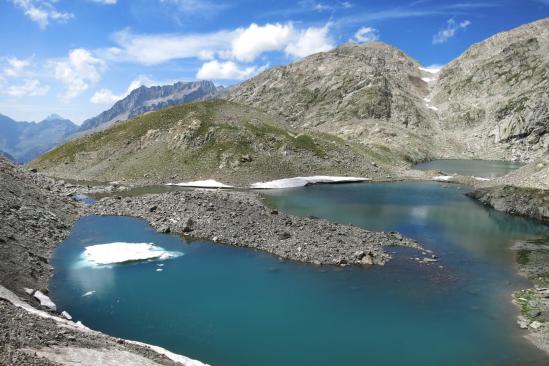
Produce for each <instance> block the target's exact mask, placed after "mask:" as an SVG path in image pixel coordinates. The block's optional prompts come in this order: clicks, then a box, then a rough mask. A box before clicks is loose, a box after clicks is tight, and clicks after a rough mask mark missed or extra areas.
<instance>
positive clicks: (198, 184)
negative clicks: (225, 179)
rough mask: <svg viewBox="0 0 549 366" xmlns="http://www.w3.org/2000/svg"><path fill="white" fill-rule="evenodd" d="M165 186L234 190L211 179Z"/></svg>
mask: <svg viewBox="0 0 549 366" xmlns="http://www.w3.org/2000/svg"><path fill="white" fill-rule="evenodd" d="M166 185H167V186H179V187H194V188H234V187H233V186H230V185H228V184H225V183H221V182H218V181H216V180H213V179H206V180H195V181H192V182H183V183H167V184H166Z"/></svg>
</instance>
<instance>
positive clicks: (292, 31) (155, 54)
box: [0, 0, 549, 123]
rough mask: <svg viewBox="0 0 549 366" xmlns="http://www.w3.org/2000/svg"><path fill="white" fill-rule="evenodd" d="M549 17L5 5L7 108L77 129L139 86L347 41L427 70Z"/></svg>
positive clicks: (407, 7) (462, 8)
mask: <svg viewBox="0 0 549 366" xmlns="http://www.w3.org/2000/svg"><path fill="white" fill-rule="evenodd" d="M548 16H549V0H480V1H467V0H458V1H446V0H385V1H379V0H378V1H374V0H365V1H357V0H349V1H332V0H322V1H320V0H319V1H316V0H303V1H285V0H276V1H271V0H263V1H257V0H235V1H229V0H0V34H1V37H0V113H1V114H4V115H7V116H9V117H11V118H14V119H16V120H20V121H39V120H42V119H44V118H45V117H46V116H47V115H50V114H52V113H57V114H60V115H62V116H63V117H66V118H69V119H71V120H73V121H74V122H76V123H81V122H82V121H84V120H85V119H87V118H90V117H93V116H94V115H96V114H98V113H100V112H101V111H103V110H105V109H108V108H110V106H112V104H113V103H114V102H115V101H116V100H119V99H120V98H123V97H124V96H126V95H127V94H128V93H129V92H130V91H131V90H132V89H134V88H136V87H139V86H140V85H147V86H150V85H162V84H171V83H173V82H176V81H192V80H201V79H206V80H213V81H214V82H215V83H216V84H217V85H232V84H236V83H238V82H241V81H242V80H245V79H247V78H250V77H252V76H254V75H256V74H257V73H259V72H261V71H262V70H265V69H267V68H270V67H273V66H278V65H284V64H288V63H291V62H295V61H297V60H299V59H301V58H303V57H306V56H307V55H310V54H312V53H316V52H322V51H327V50H330V49H332V48H334V47H337V46H338V45H341V44H343V43H346V42H356V43H363V42H370V41H374V40H379V41H383V42H385V43H388V44H391V45H393V46H395V47H398V48H400V49H402V50H403V51H404V52H406V53H407V54H408V55H410V56H411V57H413V58H414V59H416V60H418V61H419V62H420V63H421V64H423V65H424V66H432V65H444V64H446V63H448V62H450V61H451V60H452V59H454V58H456V57H458V56H459V55H460V54H461V53H462V52H464V51H465V50H466V49H467V48H468V47H469V46H471V45H472V44H473V43H476V42H480V41H482V40H484V39H486V38H487V37H490V36H492V35H493V34H495V33H497V32H501V31H505V30H509V29H512V28H514V27H517V26H520V25H522V24H525V23H528V22H531V21H535V20H538V19H542V18H545V17H548Z"/></svg>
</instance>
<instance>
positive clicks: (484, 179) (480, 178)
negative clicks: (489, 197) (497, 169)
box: [473, 177, 490, 182]
mask: <svg viewBox="0 0 549 366" xmlns="http://www.w3.org/2000/svg"><path fill="white" fill-rule="evenodd" d="M473 179H475V180H478V181H481V182H488V181H489V180H490V179H489V178H483V177H473Z"/></svg>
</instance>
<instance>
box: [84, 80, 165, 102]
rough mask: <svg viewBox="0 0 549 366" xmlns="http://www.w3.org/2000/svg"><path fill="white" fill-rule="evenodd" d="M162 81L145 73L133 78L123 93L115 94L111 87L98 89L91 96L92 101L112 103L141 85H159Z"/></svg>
mask: <svg viewBox="0 0 549 366" xmlns="http://www.w3.org/2000/svg"><path fill="white" fill-rule="evenodd" d="M159 84H161V83H159V82H156V81H154V80H153V79H151V78H149V77H148V76H145V75H139V76H138V77H137V78H136V79H134V80H132V82H131V83H130V85H128V88H127V89H126V91H125V92H124V93H122V94H115V93H114V92H113V91H112V90H110V89H101V90H98V91H96V92H95V93H94V94H93V96H92V97H91V98H90V102H92V103H93V104H112V103H115V102H117V101H119V100H120V99H123V98H125V97H127V96H128V95H129V94H130V93H131V92H132V91H133V90H135V89H137V88H139V87H140V86H143V85H145V86H151V85H159Z"/></svg>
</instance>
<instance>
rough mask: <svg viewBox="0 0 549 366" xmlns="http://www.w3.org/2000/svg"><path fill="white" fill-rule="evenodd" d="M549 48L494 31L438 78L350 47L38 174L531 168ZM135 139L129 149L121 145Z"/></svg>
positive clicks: (542, 119) (72, 153)
mask: <svg viewBox="0 0 549 366" xmlns="http://www.w3.org/2000/svg"><path fill="white" fill-rule="evenodd" d="M548 51H549V19H543V20H540V21H537V22H534V23H531V24H527V25H524V26H522V27H519V28H516V29H514V30H511V31H508V32H503V33H499V34H496V35H494V36H493V37H491V38H489V39H487V40H485V41H483V42H481V43H479V44H476V45H473V46H472V47H470V48H469V49H468V50H467V51H466V52H464V53H463V54H462V55H461V56H460V57H458V58H457V59H456V60H454V61H452V62H451V63H449V64H448V65H446V66H445V67H444V68H442V69H441V70H433V69H428V68H425V67H423V66H422V65H421V64H419V63H418V62H417V61H416V60H414V59H413V58H411V57H410V56H408V55H406V54H405V53H404V52H402V51H401V50H398V49H396V48H395V47H392V46H390V45H387V44H385V43H382V42H368V43H364V44H356V43H347V44H344V45H342V46H340V47H338V48H336V49H334V50H331V51H328V52H321V53H317V54H314V55H311V56H308V57H305V58H303V59H301V60H299V61H297V62H295V63H292V64H289V65H286V66H280V67H275V68H272V69H269V70H266V71H264V72H262V73H260V74H259V75H257V76H255V77H253V78H251V79H249V80H247V81H245V82H243V83H242V84H240V85H237V86H235V87H233V88H231V89H230V90H229V91H227V93H226V95H225V96H224V98H225V99H226V100H227V101H228V102H223V103H222V102H217V103H213V104H212V103H209V102H194V103H191V104H190V105H189V107H187V108H167V109H163V110H161V111H158V112H155V113H151V114H148V115H147V116H146V118H145V117H142V118H137V119H135V120H133V121H131V122H128V123H122V124H119V125H117V126H115V127H112V128H108V129H106V130H105V131H103V132H102V133H101V134H100V135H99V134H92V135H90V136H88V137H86V138H82V139H77V140H75V141H71V142H70V143H69V144H68V145H67V146H61V147H59V148H57V149H55V150H53V151H52V152H51V153H48V154H46V155H43V156H42V157H40V158H39V159H38V160H36V161H35V162H33V164H31V166H33V167H37V168H40V169H43V170H46V172H47V173H48V174H53V175H58V176H65V175H67V174H70V175H74V176H77V177H80V178H82V179H101V180H119V179H130V180H143V179H144V180H148V181H150V180H151V179H150V177H154V179H153V180H155V181H167V180H170V179H171V178H173V176H175V173H177V175H178V177H184V178H188V179H192V178H194V177H224V178H225V181H229V182H231V181H232V182H233V183H237V184H238V183H243V182H247V181H257V180H258V179H265V178H278V177H282V176H288V175H291V174H294V173H295V174H300V172H311V173H314V172H323V173H344V174H343V175H354V174H367V175H368V176H371V177H382V176H383V175H384V174H391V173H392V172H395V170H398V169H402V168H406V167H410V166H411V164H412V163H414V162H419V161H423V160H427V159H436V158H469V159H471V158H473V159H503V160H520V161H533V160H535V159H537V158H539V157H541V156H546V155H547V154H548V152H549V134H548V133H547V132H549V98H548V90H549V52H548ZM212 91H213V89H212ZM209 108H211V111H210V112H208V109H209ZM167 116H169V117H167ZM154 121H157V122H156V123H155V122H154ZM170 121H171V122H170ZM258 126H260V127H258ZM136 129H137V130H138V131H139V133H137V134H136V133H134V132H135V131H136ZM130 131H134V132H130ZM275 131H276V132H275ZM128 134H129V135H131V136H133V137H132V138H129V139H122V140H124V142H123V148H122V146H119V145H120V144H121V143H122V142H121V141H122V140H120V141H118V142H117V139H116V138H115V137H116V136H126V135H128ZM281 136H285V137H284V138H281ZM288 136H291V137H295V138H301V139H302V141H301V142H303V143H305V146H307V148H306V149H300V148H297V147H296V145H295V144H294V143H292V141H293V140H291V139H290V140H288V139H287V137H288ZM326 142H328V143H329V145H326ZM330 144H331V145H330ZM298 145H299V146H301V147H303V145H301V144H298ZM327 146H332V147H334V149H335V150H333V151H332V152H329V149H328V148H327ZM204 149H206V150H204ZM313 151H316V154H313V155H315V157H314V158H313V157H312V156H311V155H310V153H311V152H313ZM334 151H337V153H335V152H334ZM338 154H339V157H338ZM267 157H268V160H267ZM318 158H320V160H319V159H318ZM151 159H152V160H151ZM315 159H316V160H315ZM152 161H154V164H152V163H151V162H152ZM267 161H268V163H267ZM149 163H151V164H149ZM197 164H201V168H200V169H199V168H197ZM137 166H139V167H140V168H139V169H137V168H136V167H137ZM250 167H253V169H251V168H250ZM376 167H379V169H376ZM147 171H149V172H151V174H148V173H147ZM69 172H70V173H69ZM172 173H174V174H172Z"/></svg>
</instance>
